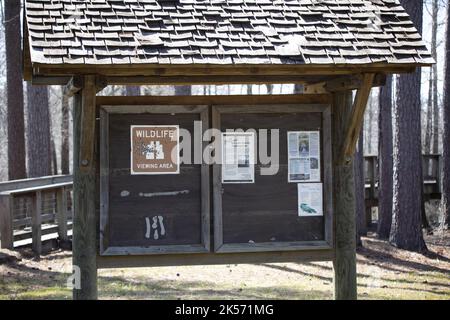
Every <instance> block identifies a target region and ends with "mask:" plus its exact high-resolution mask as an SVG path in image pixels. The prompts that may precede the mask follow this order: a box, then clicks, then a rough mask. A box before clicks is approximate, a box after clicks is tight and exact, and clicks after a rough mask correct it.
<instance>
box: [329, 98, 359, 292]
mask: <svg viewBox="0 0 450 320" xmlns="http://www.w3.org/2000/svg"><path fill="white" fill-rule="evenodd" d="M333 100H334V101H333V120H332V127H333V128H332V130H333V134H332V136H333V185H334V219H335V221H334V223H335V258H334V261H333V269H334V298H335V299H336V300H354V299H356V298H357V290H356V287H357V286H356V216H355V192H354V191H355V189H354V171H353V165H352V163H351V162H341V161H337V160H338V159H341V158H342V156H343V155H342V145H343V143H344V139H345V132H346V129H347V127H346V124H347V123H348V121H349V119H350V116H351V106H352V92H351V91H345V92H340V93H335V94H334V99H333Z"/></svg>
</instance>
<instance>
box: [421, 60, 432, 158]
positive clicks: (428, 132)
mask: <svg viewBox="0 0 450 320" xmlns="http://www.w3.org/2000/svg"><path fill="white" fill-rule="evenodd" d="M432 135H433V69H430V78H429V80H428V101H427V118H426V124H425V141H424V144H423V153H425V154H427V153H431V140H432Z"/></svg>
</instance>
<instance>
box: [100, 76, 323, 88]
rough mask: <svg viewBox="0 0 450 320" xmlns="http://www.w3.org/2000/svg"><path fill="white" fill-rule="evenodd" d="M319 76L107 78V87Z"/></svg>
mask: <svg viewBox="0 0 450 320" xmlns="http://www.w3.org/2000/svg"><path fill="white" fill-rule="evenodd" d="M321 78H323V77H320V76H308V77H305V76H295V75H293V76H267V77H261V76H257V75H250V76H233V77H230V76H221V75H217V76H213V75H209V76H208V75H204V76H177V77H174V76H169V77H165V76H140V77H130V76H107V77H106V81H107V83H108V84H109V85H132V86H133V85H201V84H203V85H225V84H265V83H276V84H286V83H307V82H309V81H320V79H321Z"/></svg>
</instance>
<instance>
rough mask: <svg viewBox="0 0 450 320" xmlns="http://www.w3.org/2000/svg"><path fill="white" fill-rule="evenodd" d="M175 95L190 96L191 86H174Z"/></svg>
mask: <svg viewBox="0 0 450 320" xmlns="http://www.w3.org/2000/svg"><path fill="white" fill-rule="evenodd" d="M175 95H176V96H190V95H191V86H175Z"/></svg>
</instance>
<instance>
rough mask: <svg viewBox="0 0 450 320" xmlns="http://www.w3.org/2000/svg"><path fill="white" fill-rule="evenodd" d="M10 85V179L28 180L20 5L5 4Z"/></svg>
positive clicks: (8, 0) (7, 0)
mask: <svg viewBox="0 0 450 320" xmlns="http://www.w3.org/2000/svg"><path fill="white" fill-rule="evenodd" d="M4 3H5V4H4V5H5V20H4V25H5V47H6V70H7V71H6V81H7V100H8V107H7V110H8V116H7V118H8V178H9V180H15V179H24V178H26V176H27V173H26V166H25V124H24V111H23V108H24V107H23V100H24V99H23V98H24V96H23V81H22V55H21V54H20V52H21V51H22V49H21V24H20V1H17V0H5V2H4Z"/></svg>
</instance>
